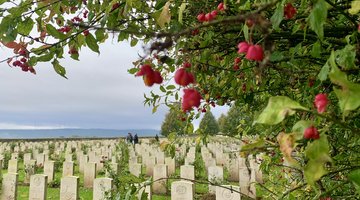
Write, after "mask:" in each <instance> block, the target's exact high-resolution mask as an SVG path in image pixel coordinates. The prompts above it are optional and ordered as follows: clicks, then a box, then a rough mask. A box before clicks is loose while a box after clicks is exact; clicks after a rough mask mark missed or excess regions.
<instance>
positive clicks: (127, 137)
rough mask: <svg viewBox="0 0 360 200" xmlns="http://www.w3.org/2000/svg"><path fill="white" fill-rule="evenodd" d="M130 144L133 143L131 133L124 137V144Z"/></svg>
mask: <svg viewBox="0 0 360 200" xmlns="http://www.w3.org/2000/svg"><path fill="white" fill-rule="evenodd" d="M132 142H133V137H132V135H131V133H128V135H127V136H126V143H128V144H132Z"/></svg>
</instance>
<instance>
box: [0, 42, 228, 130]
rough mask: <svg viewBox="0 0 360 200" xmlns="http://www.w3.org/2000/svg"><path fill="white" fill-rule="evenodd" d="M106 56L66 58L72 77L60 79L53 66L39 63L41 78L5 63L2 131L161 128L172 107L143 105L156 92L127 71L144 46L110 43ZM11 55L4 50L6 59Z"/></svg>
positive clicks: (103, 48) (0, 71)
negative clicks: (150, 92) (10, 129)
mask: <svg viewBox="0 0 360 200" xmlns="http://www.w3.org/2000/svg"><path fill="white" fill-rule="evenodd" d="M100 52H101V54H100V55H97V54H96V53H94V52H91V51H90V50H88V49H86V48H84V49H82V50H81V52H80V61H75V60H72V59H71V58H66V59H63V60H61V61H60V63H61V64H62V65H63V66H64V67H65V68H66V70H67V77H68V79H64V78H62V77H61V76H59V75H57V74H56V72H55V71H54V70H53V67H52V65H51V63H44V64H39V65H37V66H36V67H35V68H36V71H37V75H33V74H31V73H24V72H22V71H21V69H20V68H11V67H9V66H8V65H7V64H6V63H0V93H1V95H0V113H1V114H0V129H1V128H68V127H76V128H108V129H128V128H139V129H147V128H154V129H160V126H161V123H162V121H163V120H164V117H165V113H166V112H167V111H168V109H167V108H166V107H165V106H164V107H160V108H159V109H158V111H157V112H156V113H155V114H152V112H151V110H152V108H150V107H147V106H144V105H143V101H144V98H143V94H144V93H148V92H149V91H150V90H151V88H149V87H146V86H145V85H144V83H143V81H142V79H141V78H135V77H134V76H133V75H130V74H128V72H127V69H129V68H131V67H132V62H133V61H135V60H136V59H137V57H138V53H140V54H142V48H141V47H137V48H131V47H129V45H128V44H127V43H117V42H112V41H108V42H107V43H106V44H102V45H100ZM8 56H10V54H9V53H8V50H7V49H6V48H5V47H1V49H0V59H1V60H2V59H5V58H7V57H8ZM153 87H157V86H153ZM152 89H154V88H152ZM223 112H226V108H217V109H214V110H213V113H214V115H215V116H216V117H218V116H219V115H220V114H221V113H223ZM197 124H198V121H196V122H195V126H197Z"/></svg>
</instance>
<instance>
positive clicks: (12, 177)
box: [0, 173, 18, 200]
mask: <svg viewBox="0 0 360 200" xmlns="http://www.w3.org/2000/svg"><path fill="white" fill-rule="evenodd" d="M17 181H18V174H17V173H7V174H4V176H3V180H2V187H1V196H0V197H1V198H0V199H1V200H16V199H17V197H16V195H17Z"/></svg>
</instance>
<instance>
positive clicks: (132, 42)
mask: <svg viewBox="0 0 360 200" xmlns="http://www.w3.org/2000/svg"><path fill="white" fill-rule="evenodd" d="M137 43H138V40H137V39H136V38H131V42H130V46H131V47H133V46H135V45H136V44H137Z"/></svg>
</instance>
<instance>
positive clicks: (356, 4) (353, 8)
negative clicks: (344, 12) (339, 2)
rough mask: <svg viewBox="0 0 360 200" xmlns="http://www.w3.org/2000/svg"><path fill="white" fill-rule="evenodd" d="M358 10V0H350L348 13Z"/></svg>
mask: <svg viewBox="0 0 360 200" xmlns="http://www.w3.org/2000/svg"><path fill="white" fill-rule="evenodd" d="M359 11H360V1H359V0H355V1H352V2H351V8H350V9H349V13H350V14H352V15H355V14H357V13H358V12H359Z"/></svg>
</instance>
